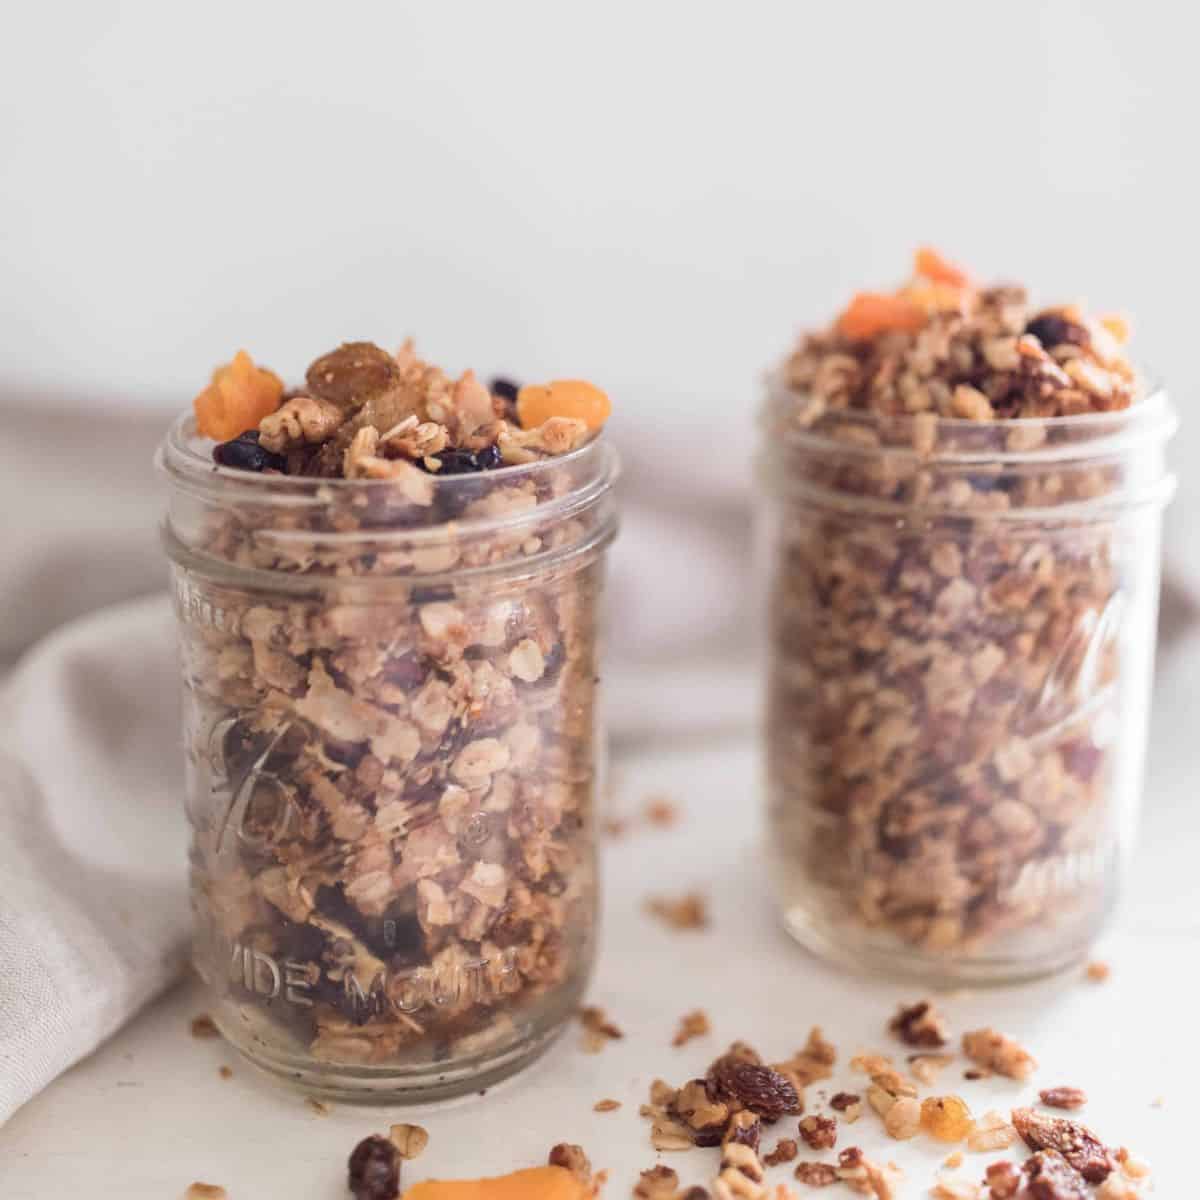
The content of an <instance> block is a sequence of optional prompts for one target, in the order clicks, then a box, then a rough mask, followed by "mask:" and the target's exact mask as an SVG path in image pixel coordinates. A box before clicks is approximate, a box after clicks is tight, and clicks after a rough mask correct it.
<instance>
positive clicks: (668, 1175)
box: [633, 1165, 679, 1200]
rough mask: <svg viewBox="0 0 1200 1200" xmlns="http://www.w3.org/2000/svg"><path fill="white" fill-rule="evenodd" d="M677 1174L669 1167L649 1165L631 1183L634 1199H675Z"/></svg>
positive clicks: (677, 1183)
mask: <svg viewBox="0 0 1200 1200" xmlns="http://www.w3.org/2000/svg"><path fill="white" fill-rule="evenodd" d="M678 1188H679V1175H678V1174H677V1173H676V1172H675V1171H673V1170H671V1168H670V1167H664V1166H661V1165H660V1166H657V1167H651V1168H650V1169H649V1170H648V1171H643V1172H642V1173H641V1175H639V1176H638V1181H637V1183H635V1184H634V1185H633V1194H634V1197H635V1200H675V1197H676V1194H677V1191H678Z"/></svg>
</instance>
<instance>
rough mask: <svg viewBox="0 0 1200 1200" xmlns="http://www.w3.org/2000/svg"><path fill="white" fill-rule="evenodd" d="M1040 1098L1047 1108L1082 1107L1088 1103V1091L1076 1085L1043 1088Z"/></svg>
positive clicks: (1039, 1093) (1039, 1094)
mask: <svg viewBox="0 0 1200 1200" xmlns="http://www.w3.org/2000/svg"><path fill="white" fill-rule="evenodd" d="M1038 1099H1039V1100H1041V1102H1042V1103H1043V1104H1044V1105H1045V1106H1046V1107H1047V1108H1068V1109H1070V1108H1082V1107H1083V1106H1084V1105H1085V1104H1086V1103H1087V1093H1086V1092H1084V1091H1083V1090H1082V1089H1080V1088H1076V1087H1054V1088H1043V1089H1042V1090H1041V1091H1040V1092H1038Z"/></svg>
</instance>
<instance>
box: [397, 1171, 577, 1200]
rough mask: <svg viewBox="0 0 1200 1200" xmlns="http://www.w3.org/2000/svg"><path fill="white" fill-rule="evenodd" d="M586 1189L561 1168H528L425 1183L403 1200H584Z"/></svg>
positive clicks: (575, 1177) (432, 1180)
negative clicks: (494, 1174)
mask: <svg viewBox="0 0 1200 1200" xmlns="http://www.w3.org/2000/svg"><path fill="white" fill-rule="evenodd" d="M589 1194H590V1193H589V1189H588V1188H587V1187H586V1186H585V1185H584V1184H583V1183H582V1182H580V1180H579V1179H578V1177H577V1176H575V1175H573V1174H571V1172H570V1171H568V1170H567V1169H566V1168H565V1167H530V1168H529V1169H527V1170H524V1171H513V1172H512V1174H511V1175H500V1176H498V1177H497V1178H495V1179H427V1180H426V1181H425V1182H424V1183H414V1184H413V1186H412V1187H410V1188H409V1189H408V1190H407V1191H406V1192H405V1193H404V1200H584V1197H586V1196H588V1195H589Z"/></svg>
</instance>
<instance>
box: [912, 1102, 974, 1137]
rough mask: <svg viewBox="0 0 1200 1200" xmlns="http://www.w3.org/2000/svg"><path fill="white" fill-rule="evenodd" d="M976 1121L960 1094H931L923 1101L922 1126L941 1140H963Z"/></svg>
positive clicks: (932, 1135)
mask: <svg viewBox="0 0 1200 1200" xmlns="http://www.w3.org/2000/svg"><path fill="white" fill-rule="evenodd" d="M974 1124H975V1122H974V1121H973V1120H972V1118H971V1110H970V1109H969V1108H968V1107H967V1102H966V1101H965V1100H963V1099H961V1098H960V1097H958V1096H929V1097H927V1098H926V1099H924V1100H922V1101H921V1128H922V1129H924V1130H925V1132H926V1133H927V1134H929V1135H930V1137H935V1138H937V1140H938V1141H939V1142H961V1141H962V1140H963V1138H965V1137H966V1136H967V1134H968V1133H970V1132H971V1129H972V1128H973V1127H974Z"/></svg>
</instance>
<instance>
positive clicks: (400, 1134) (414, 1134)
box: [388, 1124, 429, 1159]
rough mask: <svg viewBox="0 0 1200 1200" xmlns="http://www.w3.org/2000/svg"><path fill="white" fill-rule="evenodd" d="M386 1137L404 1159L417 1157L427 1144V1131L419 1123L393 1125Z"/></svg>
mask: <svg viewBox="0 0 1200 1200" xmlns="http://www.w3.org/2000/svg"><path fill="white" fill-rule="evenodd" d="M388 1137H389V1138H390V1139H391V1142H392V1145H393V1146H395V1147H396V1150H397V1152H398V1153H399V1155H400V1157H401V1158H404V1159H411V1158H417V1157H418V1156H419V1155H421V1154H422V1153H423V1152H424V1150H425V1147H426V1146H428V1145H429V1133H428V1131H427V1130H425V1129H424V1128H423V1127H422V1126H420V1125H407V1124H402V1125H393V1126H392V1127H391V1129H389V1130H388Z"/></svg>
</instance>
